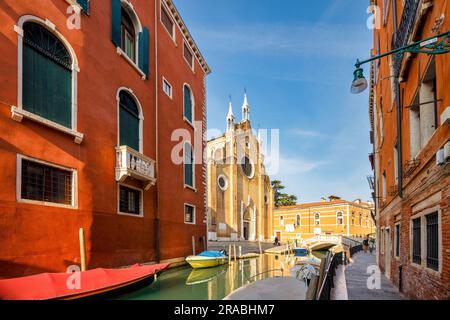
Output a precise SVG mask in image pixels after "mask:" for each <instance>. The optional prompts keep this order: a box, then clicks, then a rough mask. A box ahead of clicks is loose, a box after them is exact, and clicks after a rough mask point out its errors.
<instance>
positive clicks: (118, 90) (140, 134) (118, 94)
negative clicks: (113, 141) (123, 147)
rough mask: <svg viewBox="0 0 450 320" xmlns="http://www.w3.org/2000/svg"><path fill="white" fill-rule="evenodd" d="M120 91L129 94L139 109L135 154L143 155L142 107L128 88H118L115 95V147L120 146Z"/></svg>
mask: <svg viewBox="0 0 450 320" xmlns="http://www.w3.org/2000/svg"><path fill="white" fill-rule="evenodd" d="M121 91H126V92H127V93H128V94H130V95H131V96H132V97H133V99H134V102H136V104H137V106H138V108H139V150H136V151H137V152H139V153H141V154H144V112H143V109H142V105H141V102H140V101H139V99H138V98H137V97H136V95H135V94H134V92H133V90H131V89H130V88H126V87H120V88H119V89H117V93H116V101H117V106H116V108H117V109H116V110H117V111H116V112H117V146H120V92H121Z"/></svg>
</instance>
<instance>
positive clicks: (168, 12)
mask: <svg viewBox="0 0 450 320" xmlns="http://www.w3.org/2000/svg"><path fill="white" fill-rule="evenodd" d="M163 6H164V8H163ZM162 10H165V11H166V13H167V16H168V17H169V19H170V20H171V21H172V34H170V32H169V30H167V28H166V26H165V24H164V23H163V22H162ZM159 22H161V24H162V26H163V28H164V30H165V31H166V32H167V34H168V35H169V38H170V39H172V41H173V43H174V44H175V46H178V45H177V33H176V29H175V28H176V22H175V21H174V18H173V17H172V14H171V13H170V10H169V9H168V8H167V7H166V5H165V4H164V2H163V1H161V6H160V7H159Z"/></svg>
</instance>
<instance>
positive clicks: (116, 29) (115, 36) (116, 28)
mask: <svg viewBox="0 0 450 320" xmlns="http://www.w3.org/2000/svg"><path fill="white" fill-rule="evenodd" d="M121 20H122V4H121V1H120V0H111V30H112V33H111V40H112V42H113V43H114V44H115V45H116V47H120V45H121V42H122V41H121V33H120V28H121V27H120V26H121Z"/></svg>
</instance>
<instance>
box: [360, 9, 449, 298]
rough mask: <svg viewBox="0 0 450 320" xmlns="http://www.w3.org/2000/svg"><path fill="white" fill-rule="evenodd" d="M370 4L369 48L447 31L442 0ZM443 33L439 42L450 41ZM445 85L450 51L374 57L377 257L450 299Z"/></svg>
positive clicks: (423, 289)
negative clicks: (373, 18) (374, 18)
mask: <svg viewBox="0 0 450 320" xmlns="http://www.w3.org/2000/svg"><path fill="white" fill-rule="evenodd" d="M370 4H371V5H376V6H377V7H376V8H378V15H379V21H378V27H377V28H376V29H375V30H374V50H373V55H379V54H384V53H387V52H389V51H391V50H394V49H398V48H402V47H404V46H406V45H408V44H412V43H416V42H421V41H422V40H424V39H427V38H432V37H436V36H438V35H440V34H443V33H445V32H448V31H449V30H450V20H449V19H448V16H449V15H450V7H449V6H448V5H446V1H439V0H392V1H386V0H372V1H370ZM444 39H445V38H443V37H440V38H439V39H438V41H443V43H444V42H445V41H446V42H447V43H448V38H447V40H444ZM431 43H433V42H431ZM424 46H425V44H423V45H422V46H421V48H423V47H424ZM435 53H436V51H435ZM396 79H398V81H397V80H396ZM449 92H450V54H449V53H442V54H434V55H433V54H431V55H429V54H425V53H419V54H417V53H405V54H402V55H399V56H396V55H391V56H389V57H385V58H383V59H380V60H376V61H374V62H373V63H372V68H371V92H370V104H369V105H370V107H369V112H370V121H371V138H372V144H373V146H374V154H373V155H372V156H371V158H372V159H373V160H374V173H375V179H374V186H375V190H374V191H375V192H374V196H375V198H376V200H377V201H376V205H377V210H376V211H377V240H378V249H379V250H378V257H377V258H378V264H379V266H380V269H381V270H382V271H383V272H384V273H385V275H386V276H387V277H388V278H389V279H391V280H392V282H393V283H394V284H395V285H396V286H398V288H399V289H400V291H401V292H403V293H404V294H405V295H406V296H408V297H409V298H413V299H441V300H448V299H450V211H449V204H450V202H449V200H450V188H449V182H450V170H449V168H450V167H449V164H450V128H449V124H450V96H449Z"/></svg>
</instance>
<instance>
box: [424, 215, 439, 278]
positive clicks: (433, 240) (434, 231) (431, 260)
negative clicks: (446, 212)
mask: <svg viewBox="0 0 450 320" xmlns="http://www.w3.org/2000/svg"><path fill="white" fill-rule="evenodd" d="M426 219H427V267H428V268H430V269H433V270H436V271H438V270H439V220H438V213H437V212H435V213H432V214H429V215H427V216H426Z"/></svg>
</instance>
